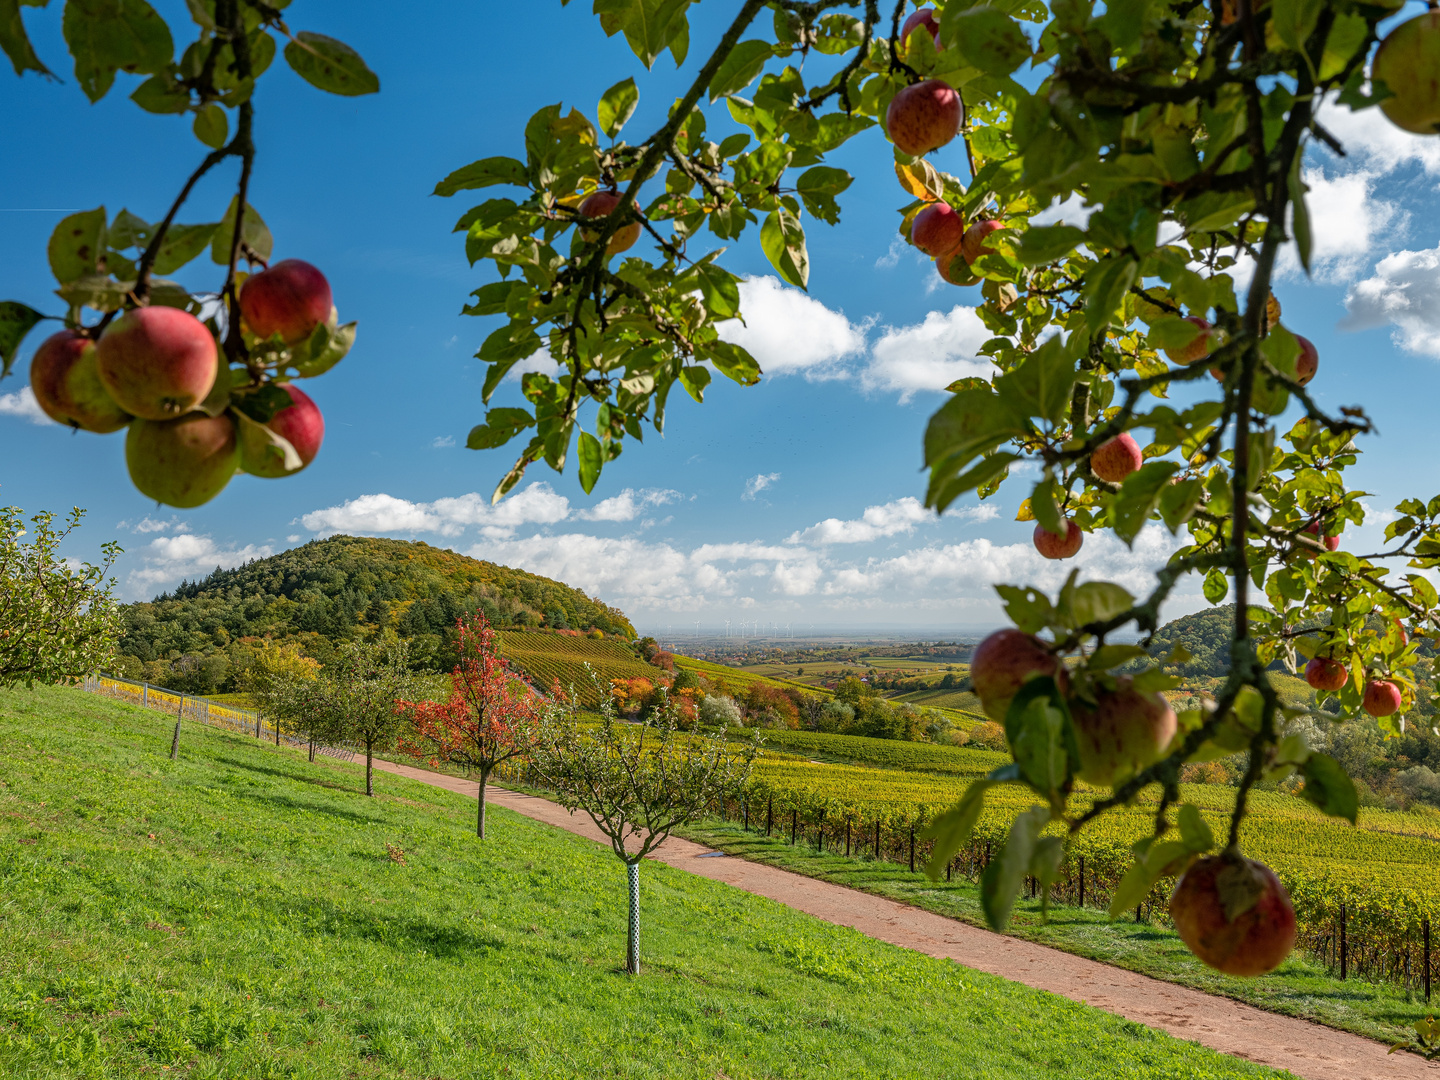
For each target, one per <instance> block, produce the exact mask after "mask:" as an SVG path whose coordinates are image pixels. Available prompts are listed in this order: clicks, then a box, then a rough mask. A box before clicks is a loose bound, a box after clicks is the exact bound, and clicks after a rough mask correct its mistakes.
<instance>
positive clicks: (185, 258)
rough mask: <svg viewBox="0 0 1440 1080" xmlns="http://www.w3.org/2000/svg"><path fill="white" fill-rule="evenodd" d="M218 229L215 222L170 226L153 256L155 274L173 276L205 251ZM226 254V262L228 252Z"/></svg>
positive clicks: (218, 225) (217, 223) (217, 224)
mask: <svg viewBox="0 0 1440 1080" xmlns="http://www.w3.org/2000/svg"><path fill="white" fill-rule="evenodd" d="M219 227H220V223H219V222H217V221H212V222H211V223H210V224H208V225H171V226H170V228H169V229H168V230H166V233H165V239H164V240H163V241H161V243H160V251H159V252H158V253H157V254H156V256H155V273H157V274H173V273H174V272H175V271H176V270H179V269H180V268H181V267H182V266H184V265H185V264H186V263H188V262H189V261H190V260H191V259H193V258H195V256H197V255H199V254H200V253H201V252H202V251H204V250H205V246H206V245H207V244H209V243H210V239H211V237H213V236H214V235H215V230H216V229H218V228H219ZM247 231H248V230H247ZM226 254H227V261H228V254H229V253H228V251H227V253H226Z"/></svg>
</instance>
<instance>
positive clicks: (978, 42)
mask: <svg viewBox="0 0 1440 1080" xmlns="http://www.w3.org/2000/svg"><path fill="white" fill-rule="evenodd" d="M951 7H952V5H949V4H947V5H946V7H945V12H944V14H943V15H941V17H940V40H941V41H942V42H943V43H944V44H945V45H946V46H947V47H950V48H954V49H958V50H959V52H960V55H961V56H963V57H964V58H965V59H966V60H968V61H969V62H970V63H971V64H973V65H975V66H976V67H977V68H979V69H980V70H981V71H983V72H985V73H986V74H987V75H1008V74H1010V72H1012V71H1014V70H1015V69H1016V68H1017V67H1019V66H1020V65H1021V64H1022V63H1024V62H1025V60H1026V59H1028V58H1029V56H1030V42H1029V40H1027V39H1026V37H1025V35H1024V33H1022V32H1021V30H1020V27H1019V26H1017V25H1016V23H1015V20H1014V19H1012V18H1011V17H1010V16H1008V15H1006V14H1005V13H1004V12H1002V11H999V10H997V9H996V8H993V7H989V6H988V5H987V6H984V7H972V8H967V9H962V10H955V11H953V12H952V10H951Z"/></svg>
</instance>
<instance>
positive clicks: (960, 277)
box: [935, 251, 980, 285]
mask: <svg viewBox="0 0 1440 1080" xmlns="http://www.w3.org/2000/svg"><path fill="white" fill-rule="evenodd" d="M935 272H936V273H937V274H939V275H940V276H941V277H942V278H944V279H945V280H946V281H948V282H949V283H950V284H951V285H974V284H975V283H976V282H978V281H979V280H980V279H979V278H978V277H976V276H975V275H974V274H973V273H971V271H970V264H969V263H967V262H966V261H965V256H964V255H961V254H960V252H959V251H951V252H948V253H946V254H944V255H937V256H936V257H935Z"/></svg>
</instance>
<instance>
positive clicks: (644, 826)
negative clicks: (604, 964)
mask: <svg viewBox="0 0 1440 1080" xmlns="http://www.w3.org/2000/svg"><path fill="white" fill-rule="evenodd" d="M662 695H663V691H662ZM600 708H601V721H600V725H599V726H598V727H585V728H582V727H581V726H580V724H579V723H578V714H577V712H576V710H575V708H574V706H573V705H572V704H571V703H570V702H569V700H568V699H566V698H564V697H563V696H560V695H557V697H556V699H555V700H554V701H552V702H550V703H548V704H547V706H546V708H545V710H544V712H543V715H542V720H541V738H540V743H539V746H538V747H537V749H536V751H535V755H534V767H535V771H536V772H537V773H538V774H539V776H540V778H541V781H542V782H543V783H544V784H545V785H546V786H547V787H550V788H553V789H554V790H555V792H556V797H557V799H558V801H559V802H560V804H561V805H562V806H564V807H566V808H567V809H568V810H570V811H571V812H572V813H573V812H574V811H576V810H583V811H585V813H586V814H587V815H589V817H590V820H591V821H593V822H594V823H595V825H596V827H597V828H599V829H600V831H601V832H603V833H604V834H605V836H606V837H607V838H608V839H609V840H610V847H611V850H613V851H614V852H615V855H616V857H617V858H618V859H620V861H621V862H623V863H624V864H625V870H626V873H627V875H628V877H629V883H630V933H629V938H628V944H627V947H626V951H625V970H626V971H628V972H629V973H630V974H632V975H638V974H639V973H640V860H641V859H643V858H645V856H647V855H649V854H650V853H651V852H652V851H654V850H655V849H656V848H657V847H659V846H660V845H661V844H662V843H664V841H665V838H666V837H668V836H669V835H670V833H671V831H672V830H673V829H674V828H675V827H676V826H677V825H681V824H684V823H685V822H687V821H690V820H692V819H694V818H695V817H697V816H699V815H700V814H701V813H703V812H704V811H705V810H706V808H708V807H709V806H710V805H711V804H713V803H714V802H715V801H716V800H717V799H720V798H723V797H724V796H726V795H730V794H734V793H735V792H737V791H739V790H740V789H741V788H742V787H743V786H744V784H745V782H746V781H747V780H748V779H749V777H750V769H751V766H752V765H753V764H754V761H755V756H756V754H757V753H758V752H759V741H758V739H757V740H754V741H752V742H750V743H749V744H747V745H745V746H744V747H743V748H739V747H737V746H736V745H734V744H732V743H730V742H729V741H728V740H727V739H726V737H725V730H724V729H723V728H722V729H720V730H719V731H717V732H713V733H709V734H705V735H699V734H688V735H687V734H683V733H681V732H680V730H679V727H678V724H677V720H678V713H677V710H676V707H675V705H674V703H673V702H671V701H669V700H667V699H665V698H664V697H663V696H662V700H661V704H660V705H659V707H658V708H656V709H655V710H654V711H653V712H652V713H651V714H650V719H649V720H648V721H647V722H646V723H643V724H635V725H631V724H624V723H621V722H620V721H619V719H618V718H617V716H616V714H615V705H614V702H613V701H612V700H611V699H610V697H609V696H608V695H604V694H602V695H601V705H600Z"/></svg>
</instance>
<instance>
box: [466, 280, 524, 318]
mask: <svg viewBox="0 0 1440 1080" xmlns="http://www.w3.org/2000/svg"><path fill="white" fill-rule="evenodd" d="M524 288H525V283H524V282H523V281H492V282H491V283H490V284H489V285H482V286H480V288H478V289H476V290H475V291H474V292H472V293H471V294H470V295H471V296H473V297H475V303H473V304H466V305H465V307H464V309H463V311H462V312H461V314H464V315H504V314H505V308H506V305H507V304H508V302H509V300H510V294H511V293H513V292H514V291H515V290H516V289H524Z"/></svg>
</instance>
